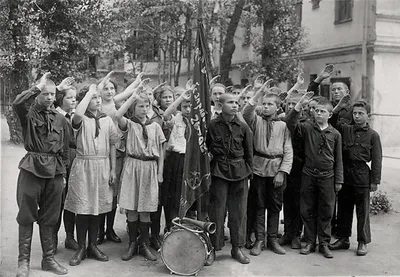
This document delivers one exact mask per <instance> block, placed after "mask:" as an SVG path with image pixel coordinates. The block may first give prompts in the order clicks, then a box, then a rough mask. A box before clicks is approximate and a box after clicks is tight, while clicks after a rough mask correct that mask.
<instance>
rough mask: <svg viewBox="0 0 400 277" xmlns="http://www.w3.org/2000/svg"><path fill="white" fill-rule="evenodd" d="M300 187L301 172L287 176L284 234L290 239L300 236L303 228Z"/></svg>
mask: <svg viewBox="0 0 400 277" xmlns="http://www.w3.org/2000/svg"><path fill="white" fill-rule="evenodd" d="M292 171H293V169H292ZM300 185H301V172H298V173H297V172H296V173H294V174H293V173H291V174H290V175H289V176H287V186H286V189H285V191H284V192H283V218H284V232H285V235H286V236H288V237H289V238H294V237H295V236H300V235H301V231H302V228H303V222H302V221H301V216H300Z"/></svg>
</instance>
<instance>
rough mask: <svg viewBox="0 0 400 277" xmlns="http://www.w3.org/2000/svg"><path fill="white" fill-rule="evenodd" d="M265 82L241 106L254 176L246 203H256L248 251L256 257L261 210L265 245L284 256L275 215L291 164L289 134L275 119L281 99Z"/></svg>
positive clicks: (261, 241) (261, 245) (260, 236)
mask: <svg viewBox="0 0 400 277" xmlns="http://www.w3.org/2000/svg"><path fill="white" fill-rule="evenodd" d="M271 81H272V80H268V81H267V82H265V83H264V84H263V85H262V86H261V87H259V86H256V85H255V87H258V88H259V89H258V90H257V92H256V94H255V95H254V96H253V97H252V98H251V99H250V100H249V102H248V103H247V104H246V105H245V107H244V109H243V111H242V113H243V118H244V119H245V120H246V122H247V124H248V125H249V126H250V129H251V130H252V131H253V134H254V158H253V164H254V176H253V180H251V182H250V190H249V201H254V202H255V203H256V212H255V213H256V242H255V244H254V246H253V248H252V249H251V251H250V254H251V255H254V256H258V255H260V254H261V250H262V249H263V248H264V240H265V209H267V211H268V216H267V239H268V246H269V248H271V250H272V251H274V252H275V253H277V254H285V250H284V249H283V248H282V247H281V246H280V245H279V244H278V241H277V235H278V226H279V212H280V211H281V210H282V202H283V191H284V189H285V182H286V180H285V179H286V175H287V174H289V173H290V170H291V167H292V162H293V149H292V142H291V138H290V132H289V130H288V129H287V127H286V123H285V122H283V121H281V120H280V119H279V118H278V116H277V110H278V107H279V106H280V104H281V99H280V98H279V96H278V95H276V94H268V92H269V90H268V88H269V85H270V83H271ZM260 99H262V106H261V110H260V115H257V114H256V107H257V102H258V101H259V100H260Z"/></svg>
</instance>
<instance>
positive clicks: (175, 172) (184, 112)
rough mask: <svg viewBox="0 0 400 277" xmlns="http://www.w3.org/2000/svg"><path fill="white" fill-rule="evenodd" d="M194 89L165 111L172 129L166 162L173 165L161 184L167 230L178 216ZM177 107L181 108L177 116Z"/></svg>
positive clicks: (169, 126) (168, 124)
mask: <svg viewBox="0 0 400 277" xmlns="http://www.w3.org/2000/svg"><path fill="white" fill-rule="evenodd" d="M191 92H192V90H188V91H185V92H184V93H183V94H181V95H180V96H179V97H178V98H177V99H176V100H175V101H174V102H173V103H172V104H171V105H170V106H169V107H168V108H167V110H166V111H165V112H164V120H165V121H166V125H167V127H168V128H170V129H171V135H170V137H169V140H168V143H167V146H166V149H167V151H169V155H168V156H167V158H166V164H168V165H173V166H168V167H165V170H164V178H163V179H164V182H163V184H162V186H161V189H162V193H161V204H162V205H163V206H164V213H165V221H166V222H165V225H166V230H165V231H170V228H171V227H172V222H171V221H172V219H174V218H175V217H177V216H178V212H179V205H180V198H181V190H182V177H183V165H184V161H185V152H186V140H187V138H188V132H189V130H190V129H189V128H190V126H189V127H188V128H187V126H188V124H189V119H188V117H189V116H190V98H191ZM177 108H178V109H179V110H180V111H178V112H177V114H176V116H175V117H172V114H173V113H175V111H176V110H177Z"/></svg>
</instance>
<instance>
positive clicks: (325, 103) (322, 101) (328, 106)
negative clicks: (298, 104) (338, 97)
mask: <svg viewBox="0 0 400 277" xmlns="http://www.w3.org/2000/svg"><path fill="white" fill-rule="evenodd" d="M317 103H318V104H317V105H320V106H324V107H325V108H326V109H327V110H328V112H332V110H333V105H332V103H331V101H329V100H328V99H327V98H325V97H323V96H321V98H319V100H318V101H317Z"/></svg>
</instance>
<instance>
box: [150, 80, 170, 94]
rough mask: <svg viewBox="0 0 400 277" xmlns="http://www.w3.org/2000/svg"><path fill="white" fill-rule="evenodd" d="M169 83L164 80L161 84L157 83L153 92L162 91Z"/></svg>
mask: <svg viewBox="0 0 400 277" xmlns="http://www.w3.org/2000/svg"><path fill="white" fill-rule="evenodd" d="M166 84H167V82H163V83H161V84H159V85H157V86H156V87H154V88H153V94H155V93H159V92H161V91H162V89H163V87H164V86H165V85H166Z"/></svg>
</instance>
